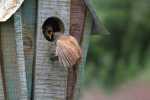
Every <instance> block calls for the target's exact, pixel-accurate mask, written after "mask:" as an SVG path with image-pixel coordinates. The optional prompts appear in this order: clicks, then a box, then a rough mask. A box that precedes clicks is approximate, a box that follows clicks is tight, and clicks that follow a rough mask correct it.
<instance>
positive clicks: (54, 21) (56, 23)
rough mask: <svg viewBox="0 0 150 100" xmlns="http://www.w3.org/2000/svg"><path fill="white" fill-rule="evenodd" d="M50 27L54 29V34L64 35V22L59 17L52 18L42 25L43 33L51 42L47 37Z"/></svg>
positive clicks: (47, 38)
mask: <svg viewBox="0 0 150 100" xmlns="http://www.w3.org/2000/svg"><path fill="white" fill-rule="evenodd" d="M49 27H51V28H52V30H53V32H54V33H55V32H61V33H64V24H63V22H62V21H61V20H60V19H59V18H57V17H50V18H48V19H46V20H45V22H44V23H43V25H42V31H43V34H44V37H45V38H46V40H48V41H50V39H49V37H48V36H47V34H46V32H47V30H48V28H49Z"/></svg>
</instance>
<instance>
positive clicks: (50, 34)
mask: <svg viewBox="0 0 150 100" xmlns="http://www.w3.org/2000/svg"><path fill="white" fill-rule="evenodd" d="M43 33H44V36H45V37H46V39H47V40H49V41H50V42H53V41H54V42H55V44H56V49H55V55H56V56H57V57H58V60H59V62H60V64H62V65H63V66H64V67H65V69H66V70H67V72H68V78H67V96H66V100H73V96H74V91H75V84H76V80H77V66H78V65H79V63H80V60H81V55H82V53H81V48H80V45H79V43H78V41H77V40H76V39H75V38H74V37H73V36H71V35H64V34H63V33H59V32H55V31H54V30H53V27H52V26H51V25H48V26H46V27H45V30H44V31H43Z"/></svg>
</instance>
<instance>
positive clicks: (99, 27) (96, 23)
mask: <svg viewBox="0 0 150 100" xmlns="http://www.w3.org/2000/svg"><path fill="white" fill-rule="evenodd" d="M91 1H92V0H84V2H85V5H86V7H87V9H88V11H89V12H90V14H91V16H92V20H93V32H96V33H102V34H109V32H108V31H107V29H106V28H105V26H104V24H102V22H101V21H100V18H99V17H98V15H97V14H96V11H95V8H94V6H93V5H92V2H91Z"/></svg>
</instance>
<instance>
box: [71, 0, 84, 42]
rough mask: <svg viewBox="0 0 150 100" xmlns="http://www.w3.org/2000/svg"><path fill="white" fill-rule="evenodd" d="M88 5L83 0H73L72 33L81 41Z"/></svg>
mask: <svg viewBox="0 0 150 100" xmlns="http://www.w3.org/2000/svg"><path fill="white" fill-rule="evenodd" d="M86 10H87V9H86V6H85V4H84V2H83V0H71V10H70V34H71V35H72V36H74V37H75V38H76V39H77V40H78V42H81V40H82V35H83V31H84V23H85V15H86Z"/></svg>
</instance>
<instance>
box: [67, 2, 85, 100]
mask: <svg viewBox="0 0 150 100" xmlns="http://www.w3.org/2000/svg"><path fill="white" fill-rule="evenodd" d="M86 10H87V9H86V6H85V4H84V2H83V0H71V10H70V34H71V35H72V36H74V37H75V38H76V39H77V40H78V42H79V43H80V44H81V43H82V42H83V41H82V39H83V35H84V34H83V33H84V24H85V18H86ZM83 50H84V49H83ZM82 70H83V69H82ZM79 71H81V68H80V65H76V66H74V68H73V69H70V72H69V75H68V84H67V85H68V86H67V88H68V89H67V100H77V99H78V98H79V91H80V72H79Z"/></svg>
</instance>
